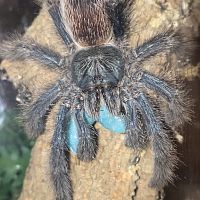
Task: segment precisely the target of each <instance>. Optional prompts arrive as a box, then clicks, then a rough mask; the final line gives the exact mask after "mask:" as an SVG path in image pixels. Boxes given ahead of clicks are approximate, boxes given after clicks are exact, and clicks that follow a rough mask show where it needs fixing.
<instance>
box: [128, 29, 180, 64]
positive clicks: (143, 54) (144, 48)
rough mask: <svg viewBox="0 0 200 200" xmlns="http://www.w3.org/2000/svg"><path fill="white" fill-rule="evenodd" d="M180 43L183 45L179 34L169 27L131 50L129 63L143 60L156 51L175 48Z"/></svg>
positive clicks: (156, 52)
mask: <svg viewBox="0 0 200 200" xmlns="http://www.w3.org/2000/svg"><path fill="white" fill-rule="evenodd" d="M181 45H183V43H182V41H181V38H180V36H179V34H178V33H176V32H174V31H173V30H172V29H170V30H168V31H166V32H163V33H160V34H157V35H156V36H154V37H152V38H151V39H149V40H147V41H146V42H144V43H143V44H142V45H140V46H138V47H136V48H135V49H133V50H131V52H130V55H129V59H130V60H129V63H131V64H132V63H133V64H134V63H138V62H143V61H145V60H147V59H148V58H150V57H152V56H155V55H156V54H158V53H162V52H167V51H170V50H176V49H177V48H179V47H180V46H181Z"/></svg>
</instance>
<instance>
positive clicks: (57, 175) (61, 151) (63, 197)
mask: <svg viewBox="0 0 200 200" xmlns="http://www.w3.org/2000/svg"><path fill="white" fill-rule="evenodd" d="M69 120H70V113H69V108H67V107H66V106H64V105H61V106H60V110H59V112H58V116H57V121H56V125H55V131H54V135H53V138H52V142H51V155H50V170H51V178H52V181H53V184H54V187H55V193H56V200H72V199H73V198H72V186H71V181H70V177H69V160H68V158H67V146H66V138H67V137H66V130H67V123H68V122H69Z"/></svg>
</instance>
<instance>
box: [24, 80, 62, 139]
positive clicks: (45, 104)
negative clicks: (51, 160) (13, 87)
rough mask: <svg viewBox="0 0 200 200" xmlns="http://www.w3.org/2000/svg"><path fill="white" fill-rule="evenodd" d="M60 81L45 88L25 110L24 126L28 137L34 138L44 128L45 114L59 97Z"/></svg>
mask: <svg viewBox="0 0 200 200" xmlns="http://www.w3.org/2000/svg"><path fill="white" fill-rule="evenodd" d="M61 84H62V83H61V82H59V83H57V84H55V85H53V86H52V87H50V88H48V89H47V90H45V92H44V93H43V94H42V95H40V97H39V98H38V99H37V100H36V101H35V102H33V103H32V104H31V105H28V106H27V109H26V110H25V111H26V112H25V128H26V130H27V131H26V132H27V134H29V136H30V137H33V138H36V137H37V136H39V135H40V134H41V133H42V132H43V131H44V128H45V119H46V117H45V114H46V113H47V111H48V110H49V109H50V107H51V105H52V104H53V103H55V102H56V101H57V100H58V98H59V97H60V92H61Z"/></svg>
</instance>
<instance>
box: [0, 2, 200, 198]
mask: <svg viewBox="0 0 200 200" xmlns="http://www.w3.org/2000/svg"><path fill="white" fill-rule="evenodd" d="M195 3H196V4H198V0H196V1H190V0H181V1H180V0H138V1H136V5H135V9H134V10H133V12H134V13H133V14H134V18H133V19H135V20H133V34H132V37H131V39H130V43H131V45H132V46H134V45H135V44H136V43H137V42H138V41H141V42H142V41H143V39H145V38H149V37H150V36H152V35H154V34H155V33H158V32H160V31H161V30H163V29H166V28H167V27H169V26H170V25H171V24H173V25H174V26H175V27H179V26H182V27H185V29H188V27H189V28H190V30H191V31H193V33H192V35H195V34H197V27H196V26H193V24H198V22H197V21H195V22H193V21H192V20H194V19H195V17H194V16H193V5H194V4H195ZM26 36H28V37H30V38H34V39H35V40H36V41H38V42H40V43H41V44H43V45H47V46H48V47H50V48H52V49H55V50H57V51H59V52H61V54H62V55H66V49H65V47H64V46H63V43H62V42H61V40H60V39H59V38H58V37H57V36H56V34H55V29H54V26H53V23H52V21H51V19H50V17H49V15H48V14H47V12H46V11H45V10H42V11H41V12H40V14H39V16H38V17H37V18H36V19H35V21H34V22H33V24H32V26H31V27H30V28H29V29H28V30H27V32H26ZM164 62H165V61H163V59H162V58H161V57H159V58H157V59H155V60H151V61H149V62H148V63H147V64H146V67H147V68H150V70H156V68H157V66H158V64H159V65H162V64H163V63H164ZM2 67H3V68H5V69H6V71H7V73H8V75H9V77H10V79H11V80H12V81H13V82H14V83H15V84H16V85H19V84H24V85H26V86H27V88H28V89H29V90H30V92H31V93H32V95H33V97H35V98H36V97H37V96H38V95H39V94H40V93H41V92H42V91H43V89H44V88H45V87H46V86H48V85H50V84H51V83H53V82H56V80H58V79H59V74H58V73H57V72H55V71H53V70H50V69H47V68H45V67H44V66H41V65H38V63H36V62H32V61H25V62H14V63H13V62H12V63H11V62H8V61H4V62H3V63H2ZM186 69H187V70H190V69H191V72H192V73H193V66H191V65H189V64H188V65H187V68H186V67H185V68H184V70H182V71H181V70H180V72H181V73H182V75H183V76H185V75H187V77H190V73H186V74H185V70H186ZM195 69H196V68H195ZM192 76H193V74H191V77H192ZM56 113H57V106H56V107H55V108H54V109H53V110H52V111H51V113H50V115H49V116H48V120H47V125H46V130H45V132H44V134H42V135H41V136H40V137H39V138H38V139H37V141H36V143H35V146H34V148H33V150H32V156H31V160H30V164H29V167H28V169H27V172H26V177H25V180H24V185H23V190H22V193H21V196H20V198H19V200H46V199H48V200H55V196H54V192H53V187H52V183H51V181H50V175H49V153H50V141H51V137H52V134H53V130H54V122H55V117H56ZM96 128H97V129H98V131H99V136H100V139H99V150H98V154H97V157H96V159H95V160H94V161H92V162H90V163H84V162H81V161H78V160H77V158H76V157H75V156H73V155H71V156H70V162H71V172H70V173H71V178H72V183H73V190H74V199H75V200H131V199H137V200H145V199H148V200H153V199H156V198H157V192H156V191H155V190H153V189H150V188H149V187H148V181H149V179H150V178H151V175H152V167H153V166H152V165H153V160H152V152H151V150H150V149H148V150H147V151H144V152H142V153H141V159H140V161H139V163H138V164H137V165H134V164H133V160H134V157H135V156H136V152H134V151H133V150H131V149H128V148H126V147H125V146H124V141H123V140H124V135H123V134H113V133H111V132H109V131H107V130H106V129H104V128H103V127H102V126H101V125H100V124H96Z"/></svg>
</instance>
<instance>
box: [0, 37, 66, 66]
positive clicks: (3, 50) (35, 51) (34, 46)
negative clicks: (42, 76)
mask: <svg viewBox="0 0 200 200" xmlns="http://www.w3.org/2000/svg"><path fill="white" fill-rule="evenodd" d="M0 57H2V58H3V59H8V60H13V61H15V60H26V59H31V60H35V61H38V62H40V63H42V64H44V65H45V66H47V67H51V68H58V69H59V68H61V67H63V64H64V59H63V58H62V57H61V55H60V54H59V53H56V52H54V51H53V50H50V49H49V48H47V47H44V46H42V45H40V44H38V43H36V42H35V41H34V40H32V39H19V38H18V39H15V40H13V41H9V40H7V41H4V42H3V44H1V45H0Z"/></svg>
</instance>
